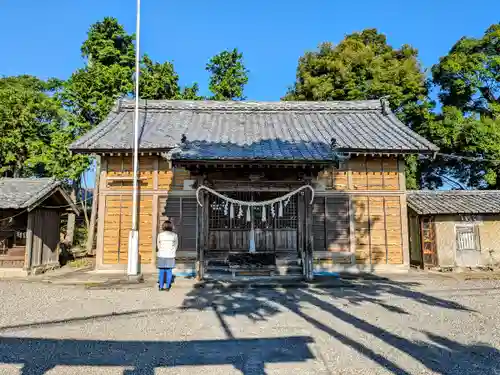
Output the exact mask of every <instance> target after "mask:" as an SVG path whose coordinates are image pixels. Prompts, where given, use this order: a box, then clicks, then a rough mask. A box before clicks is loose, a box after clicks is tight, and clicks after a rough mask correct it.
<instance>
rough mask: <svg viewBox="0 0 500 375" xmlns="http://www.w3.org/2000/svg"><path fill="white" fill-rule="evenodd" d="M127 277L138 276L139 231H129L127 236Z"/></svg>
mask: <svg viewBox="0 0 500 375" xmlns="http://www.w3.org/2000/svg"><path fill="white" fill-rule="evenodd" d="M127 276H129V277H137V276H139V231H137V230H131V231H130V233H129V235H128V264H127Z"/></svg>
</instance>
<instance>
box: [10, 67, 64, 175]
mask: <svg viewBox="0 0 500 375" xmlns="http://www.w3.org/2000/svg"><path fill="white" fill-rule="evenodd" d="M54 83H56V81H54V80H52V81H50V82H44V81H42V80H40V79H38V78H36V77H33V76H27V75H25V76H17V77H4V78H1V79H0V145H1V147H0V175H5V176H11V177H24V176H32V175H42V176H43V175H46V174H50V171H47V166H46V165H44V164H43V163H42V162H41V161H40V160H39V155H43V154H44V153H45V152H47V151H48V150H49V149H50V148H51V145H52V141H53V137H54V133H55V132H57V131H58V130H59V129H61V127H62V124H63V115H64V114H63V111H61V108H60V106H59V103H58V102H57V100H55V99H54V98H53V97H52V95H51V92H52V90H53V89H54Z"/></svg>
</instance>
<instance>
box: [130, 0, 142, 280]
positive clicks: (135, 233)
mask: <svg viewBox="0 0 500 375" xmlns="http://www.w3.org/2000/svg"><path fill="white" fill-rule="evenodd" d="M140 31H141V0H137V13H136V42H135V46H136V47H135V113H134V185H133V192H132V194H133V197H132V230H131V231H130V234H129V239H128V240H129V241H128V267H127V275H128V276H137V275H139V230H138V225H137V224H138V211H139V210H138V203H139V181H138V178H139V176H138V172H139V73H140V49H139V45H140Z"/></svg>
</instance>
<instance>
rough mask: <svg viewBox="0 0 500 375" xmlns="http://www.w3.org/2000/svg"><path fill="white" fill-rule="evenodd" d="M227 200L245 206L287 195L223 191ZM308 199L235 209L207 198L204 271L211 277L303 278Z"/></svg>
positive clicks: (268, 192) (291, 198) (299, 198)
mask: <svg viewBox="0 0 500 375" xmlns="http://www.w3.org/2000/svg"><path fill="white" fill-rule="evenodd" d="M222 193H223V194H224V195H225V196H226V197H228V198H232V199H236V200H239V201H245V202H262V201H269V200H271V199H275V198H279V197H281V196H283V195H284V193H283V192H270V191H265V192H262V191H237V192H227V191H224V192H222ZM303 198H304V197H303V196H301V195H294V196H292V197H290V199H289V200H288V201H287V202H286V204H283V205H282V206H283V207H282V208H281V211H280V207H279V204H278V203H277V204H275V205H271V206H266V207H265V208H264V207H263V206H256V207H251V208H246V207H245V208H242V207H238V206H235V207H233V208H232V210H233V212H229V211H230V210H231V208H230V206H229V205H228V204H227V202H226V200H224V199H222V198H220V197H218V196H216V195H212V194H210V195H209V197H208V211H209V212H208V215H207V216H208V228H207V229H208V243H207V246H206V248H205V250H204V257H203V258H204V260H205V264H206V273H207V274H210V276H214V275H219V276H220V275H221V274H227V275H228V276H233V277H234V276H276V275H295V276H299V277H302V266H301V264H302V262H301V251H300V248H301V246H299V241H300V240H299V238H300V224H299V223H300V218H299V211H301V210H299V204H300V203H302V204H304V199H303Z"/></svg>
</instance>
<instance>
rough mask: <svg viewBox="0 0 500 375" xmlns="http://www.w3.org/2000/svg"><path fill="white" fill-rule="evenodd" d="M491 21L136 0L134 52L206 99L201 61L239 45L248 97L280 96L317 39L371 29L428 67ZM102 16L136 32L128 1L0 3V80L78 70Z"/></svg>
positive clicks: (479, 12) (440, 0) (481, 4)
mask: <svg viewBox="0 0 500 375" xmlns="http://www.w3.org/2000/svg"><path fill="white" fill-rule="evenodd" d="M499 15H500V1H498V0H476V1H474V2H470V1H465V0H454V1H453V0H420V1H412V2H410V1H403V0H399V1H397V0H386V1H384V0H382V1H375V0H353V1H335V0H308V1H304V0H302V1H300V0H253V1H228V0H226V1H222V0H211V1H201V0H191V1H189V0H184V1H174V0H171V1H167V0H142V27H141V52H142V53H143V52H147V53H148V54H149V55H150V56H151V57H152V58H153V59H155V60H158V61H165V60H170V61H173V62H174V65H175V69H176V71H177V72H178V73H179V75H180V79H181V83H182V84H191V83H193V82H198V83H199V85H200V88H201V94H204V95H206V94H208V92H207V80H208V75H207V74H206V72H205V70H204V67H205V64H206V62H207V61H208V60H209V59H210V57H211V56H213V55H215V54H216V53H219V52H220V51H222V50H224V49H229V48H234V47H237V48H239V49H240V50H241V51H242V52H243V54H244V58H245V62H246V66H247V68H248V69H249V70H250V74H249V83H248V85H247V87H246V91H245V95H246V96H247V98H248V99H250V100H279V99H280V97H282V96H283V95H284V94H285V93H286V90H287V88H288V87H289V86H290V85H291V84H292V83H293V82H294V79H295V70H296V67H297V60H298V58H299V57H300V56H301V55H303V53H304V52H305V51H308V50H314V49H315V48H316V46H317V45H318V44H319V43H321V42H324V41H331V42H333V43H337V42H339V41H340V40H341V39H342V38H343V37H344V36H345V35H346V34H349V33H352V32H354V31H360V30H362V29H364V28H368V27H375V28H377V29H378V30H379V31H381V32H383V33H384V34H386V35H387V38H388V41H389V43H390V44H392V45H393V46H395V47H397V46H400V45H402V44H404V43H408V44H411V45H413V46H414V47H416V48H417V49H418V50H419V51H420V58H421V60H422V62H423V64H424V66H425V67H430V66H432V64H434V63H436V62H437V61H438V59H439V57H440V56H442V55H445V54H446V53H447V51H448V50H449V49H450V47H451V46H452V45H453V43H455V42H456V41H457V40H458V39H459V38H460V37H462V36H464V35H467V36H477V37H479V36H481V35H482V34H483V32H484V31H485V30H486V28H487V27H488V26H490V25H491V24H493V23H496V22H499V21H500V18H499ZM105 16H113V17H116V18H118V20H119V21H120V22H121V23H122V24H123V25H124V26H125V28H126V30H127V31H128V32H131V33H133V32H135V0H100V1H98V0H79V1H78V0H43V1H40V0H0V30H1V32H0V45H1V46H2V53H1V55H0V75H18V74H32V75H36V76H39V77H41V78H49V77H58V78H67V77H69V76H70V74H71V73H72V72H73V71H74V70H75V69H76V68H78V67H81V66H82V64H83V60H82V58H81V55H80V46H81V43H82V42H83V41H84V40H85V37H86V32H87V30H88V28H89V26H90V25H91V24H92V23H94V22H95V21H98V20H101V19H102V18H103V17H105ZM89 181H90V183H92V181H93V176H89Z"/></svg>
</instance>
